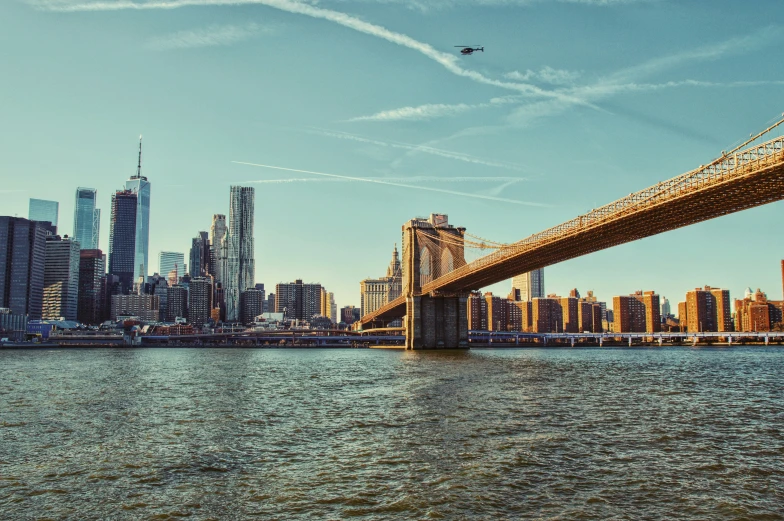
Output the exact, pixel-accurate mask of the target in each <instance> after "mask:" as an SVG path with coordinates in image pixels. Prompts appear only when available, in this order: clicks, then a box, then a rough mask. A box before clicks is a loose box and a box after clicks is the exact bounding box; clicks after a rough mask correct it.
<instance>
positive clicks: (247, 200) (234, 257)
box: [224, 186, 256, 322]
mask: <svg viewBox="0 0 784 521" xmlns="http://www.w3.org/2000/svg"><path fill="white" fill-rule="evenodd" d="M254 198H255V190H254V188H253V187H250V186H232V187H231V199H230V202H229V230H228V243H229V256H228V261H227V263H226V264H227V269H226V271H227V274H226V281H225V283H224V285H225V288H226V289H225V297H226V320H228V321H232V322H233V321H237V320H239V319H240V316H239V314H240V294H241V293H242V292H243V291H245V290H246V289H248V288H252V287H254V286H255V284H256V262H255V259H254V257H253V218H254V217H253V212H254Z"/></svg>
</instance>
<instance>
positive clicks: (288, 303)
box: [275, 279, 321, 320]
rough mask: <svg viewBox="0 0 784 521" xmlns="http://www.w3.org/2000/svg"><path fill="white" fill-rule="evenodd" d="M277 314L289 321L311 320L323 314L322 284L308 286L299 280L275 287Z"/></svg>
mask: <svg viewBox="0 0 784 521" xmlns="http://www.w3.org/2000/svg"><path fill="white" fill-rule="evenodd" d="M275 313H284V315H283V316H284V317H285V318H287V319H297V320H310V319H311V318H312V317H313V315H320V314H321V284H318V283H316V284H306V283H303V282H302V279H297V280H295V281H294V282H290V283H288V284H284V283H281V284H277V285H276V286H275Z"/></svg>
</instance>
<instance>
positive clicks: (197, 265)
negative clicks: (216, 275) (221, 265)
mask: <svg viewBox="0 0 784 521" xmlns="http://www.w3.org/2000/svg"><path fill="white" fill-rule="evenodd" d="M189 266H190V270H191V271H190V273H191V277H206V276H207V275H209V274H210V239H209V238H208V236H207V232H199V235H198V237H194V238H193V239H192V240H191V251H190V265H189Z"/></svg>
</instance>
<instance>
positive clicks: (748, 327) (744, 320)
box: [735, 289, 784, 331]
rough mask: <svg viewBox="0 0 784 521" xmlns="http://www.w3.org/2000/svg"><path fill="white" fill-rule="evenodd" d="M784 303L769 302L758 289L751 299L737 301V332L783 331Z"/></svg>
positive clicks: (778, 301)
mask: <svg viewBox="0 0 784 521" xmlns="http://www.w3.org/2000/svg"><path fill="white" fill-rule="evenodd" d="M783 315H784V301H782V300H768V296H767V295H766V294H765V293H763V292H762V291H761V290H760V289H757V291H755V292H754V293H753V294H752V295H751V296H750V297H746V298H744V299H743V300H736V301H735V331H770V330H772V329H774V328H775V329H777V330H778V331H781V330H782V326H784V316H783Z"/></svg>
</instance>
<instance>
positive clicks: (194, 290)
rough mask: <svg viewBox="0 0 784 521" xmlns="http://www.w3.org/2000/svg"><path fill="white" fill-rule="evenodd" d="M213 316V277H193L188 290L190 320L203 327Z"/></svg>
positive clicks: (195, 325)
mask: <svg viewBox="0 0 784 521" xmlns="http://www.w3.org/2000/svg"><path fill="white" fill-rule="evenodd" d="M211 317H212V277H193V278H191V282H190V288H189V290H188V322H190V323H191V324H192V325H193V326H194V327H202V326H203V325H204V324H206V323H207V322H208V321H209V320H210V318H211Z"/></svg>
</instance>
